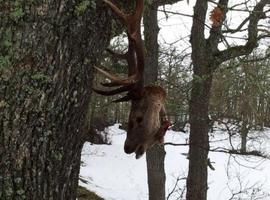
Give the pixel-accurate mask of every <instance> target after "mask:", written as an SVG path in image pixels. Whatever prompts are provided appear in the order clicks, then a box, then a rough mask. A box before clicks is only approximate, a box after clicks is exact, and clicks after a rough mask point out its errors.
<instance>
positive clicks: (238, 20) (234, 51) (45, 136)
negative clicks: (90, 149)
mask: <svg viewBox="0 0 270 200" xmlns="http://www.w3.org/2000/svg"><path fill="white" fill-rule="evenodd" d="M184 8H187V9H186V10H185V9H184ZM188 9H190V10H191V12H190V13H189V12H188V11H187V10H188ZM0 16H1V17H0V199H1V200H2V199H3V200H9V199H15V200H17V199H18V200H23V199H26V200H31V199H33V200H49V199H56V200H58V199H59V200H68V199H71V200H75V199H79V200H84V199H102V198H100V197H98V196H96V195H95V194H93V193H91V192H90V191H87V190H86V189H85V188H83V187H82V186H79V181H82V182H83V179H84V178H83V177H81V176H80V175H79V174H80V169H81V166H82V165H83V163H82V161H81V156H82V149H83V147H84V144H85V143H86V142H88V143H91V144H95V145H98V144H107V145H110V140H109V139H108V137H107V134H106V131H104V130H106V127H108V126H111V125H114V124H116V123H117V124H121V127H120V128H121V129H123V130H125V131H126V132H127V133H125V135H126V139H125V141H124V142H123V144H122V151H123V152H125V153H127V154H131V156H132V158H133V160H135V161H137V160H136V159H140V160H142V159H144V162H145V163H146V166H147V171H146V173H147V179H148V180H147V187H148V197H147V198H146V199H149V200H165V199H169V197H170V193H169V194H168V192H167V190H166V173H165V167H164V161H165V158H166V156H167V155H166V151H165V148H164V146H166V145H170V146H171V148H179V147H177V146H185V147H187V148H188V153H186V155H185V156H186V159H187V160H188V166H187V168H186V170H187V176H186V177H182V179H181V180H184V182H185V184H184V186H183V188H185V189H183V190H181V191H183V192H182V193H181V194H179V197H177V198H176V199H181V200H182V199H183V200H184V199H185V200H207V199H209V198H208V196H207V193H208V189H209V183H208V179H209V176H208V175H209V170H215V163H214V161H212V160H211V159H210V157H209V153H210V152H219V153H224V154H228V155H237V156H241V157H243V158H251V157H252V158H253V157H255V158H261V159H264V160H269V158H270V149H262V148H261V147H260V146H259V145H255V146H253V147H252V148H250V145H249V144H251V143H253V142H254V141H257V140H259V139H261V138H262V137H261V136H260V134H253V133H254V132H255V131H256V132H259V133H264V131H265V130H268V129H269V128H270V93H269V90H270V68H269V66H270V65H269V63H270V49H269V46H270V39H269V37H270V1H269V0H239V1H232V0H231V1H229V0H134V1H133V0H132V1H124V0H103V1H101V0H66V1H52V0H47V1H38V0H14V1H3V0H0ZM185 19H187V21H188V22H187V23H186V21H185ZM170 20H172V23H171V25H170V27H171V29H170V31H169V32H167V33H164V32H163V31H164V30H165V29H166V23H169V21H170ZM172 30H173V31H172ZM172 35H176V37H172ZM169 38H173V39H172V40H173V41H172V40H170V39H169ZM123 93H124V94H125V96H123ZM165 94H166V95H165ZM217 125H218V126H219V127H221V126H222V127H224V130H223V134H226V135H227V136H228V137H227V138H226V141H227V142H228V143H229V144H232V143H233V142H232V140H233V139H232V138H233V137H235V136H237V137H238V140H237V141H238V143H239V145H237V146H236V147H235V146H233V145H231V146H230V147H228V148H227V147H226V148H224V147H216V148H212V144H211V141H210V139H209V138H210V137H212V136H213V135H215V134H216V132H215V130H216V129H215V128H216V126H217ZM231 126H233V127H234V129H233V130H232V129H231V128H230V127H231ZM187 127H188V128H187ZM168 129H171V130H172V131H175V132H177V133H178V134H181V133H182V134H183V133H185V134H188V139H187V141H185V142H184V143H179V142H175V143H173V142H166V140H165V141H164V137H165V135H166V131H167V130H168ZM265 133H266V132H265ZM261 135H263V134H261ZM269 138H270V136H269ZM134 153H135V154H136V156H134ZM144 155H145V156H144ZM141 156H143V157H141ZM107 164H108V163H106V161H105V162H104V165H107ZM89 170H90V169H89ZM112 173H113V172H112ZM268 181H270V180H268ZM130 184H131V183H130ZM244 192H245V191H244V190H240V191H239V193H235V194H233V195H232V196H231V198H230V199H231V200H236V199H243V198H241V197H239V196H238V195H239V194H240V193H244ZM88 195H89V196H88ZM90 195H91V196H90ZM247 199H263V200H267V199H270V197H269V196H256V194H254V195H252V196H250V197H248V198H247ZM221 200H225V199H221ZM226 200H227V199H226Z"/></svg>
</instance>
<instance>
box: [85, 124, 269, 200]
mask: <svg viewBox="0 0 270 200" xmlns="http://www.w3.org/2000/svg"><path fill="white" fill-rule="evenodd" d="M118 126H119V124H115V125H114V126H111V127H109V128H108V129H109V131H108V132H109V136H110V138H111V142H112V144H111V145H91V144H90V143H85V145H84V148H83V155H82V162H83V164H82V167H81V172H80V176H81V177H82V178H83V179H84V180H86V181H87V183H85V182H80V185H82V186H84V187H86V188H88V189H89V190H91V191H94V192H95V193H97V194H98V195H99V196H101V197H103V198H104V199H105V200H147V199H148V187H147V174H146V161H145V155H144V156H143V157H142V158H140V159H139V160H136V159H135V155H133V154H132V155H127V154H125V153H124V150H123V144H124V140H125V137H126V135H125V131H124V130H122V129H119V128H118ZM186 129H187V133H182V132H174V131H168V132H167V134H166V138H165V142H173V143H181V144H184V143H187V142H188V137H189V135H188V127H187V128H186ZM230 130H231V131H230V134H231V135H233V136H232V137H231V140H229V134H228V132H227V131H226V127H224V126H223V125H217V126H216V128H215V129H214V132H213V133H210V134H209V135H210V140H211V143H210V146H211V149H216V148H218V149H217V150H224V149H239V147H240V137H239V135H238V134H237V131H236V130H234V127H233V126H231V127H230ZM249 137H250V138H249V142H248V144H247V150H248V151H249V150H250V151H252V150H256V151H257V150H258V151H261V152H264V153H268V154H270V129H265V130H264V131H251V132H250V134H249ZM165 149H166V158H165V171H166V193H167V196H169V198H168V199H169V200H176V199H181V195H183V194H184V193H185V177H186V176H187V170H188V160H187V156H186V155H187V153H188V146H172V145H165ZM209 159H210V162H211V163H212V166H213V167H214V168H215V170H211V169H210V168H209V171H208V174H209V177H208V186H209V190H208V200H217V199H218V200H229V199H232V200H233V199H241V200H242V199H261V200H270V190H269V188H270V173H269V169H270V160H268V159H263V158H259V157H254V156H239V155H230V154H227V153H220V152H210V153H209ZM176 183H177V186H176ZM175 186H176V187H175Z"/></svg>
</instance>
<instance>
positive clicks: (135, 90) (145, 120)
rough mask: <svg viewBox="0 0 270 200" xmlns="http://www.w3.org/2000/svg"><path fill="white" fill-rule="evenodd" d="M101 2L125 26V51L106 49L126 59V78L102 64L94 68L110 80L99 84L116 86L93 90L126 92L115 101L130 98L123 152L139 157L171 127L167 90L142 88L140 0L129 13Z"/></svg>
mask: <svg viewBox="0 0 270 200" xmlns="http://www.w3.org/2000/svg"><path fill="white" fill-rule="evenodd" d="M104 2H105V3H106V4H107V5H108V6H109V7H110V8H111V9H112V10H113V11H114V12H115V13H116V15H117V16H118V17H119V18H120V20H121V21H122V22H123V23H124V25H125V26H126V28H127V37H128V51H127V52H126V53H125V54H117V53H115V52H113V51H111V50H108V51H109V52H110V53H111V54H112V55H113V56H116V57H118V58H120V59H126V61H127V63H128V77H127V78H125V79H123V78H120V77H119V76H117V75H115V74H112V73H110V72H108V70H106V69H104V67H102V68H99V67H95V68H96V69H97V71H98V72H100V73H101V74H103V75H104V76H105V77H107V78H108V79H110V80H111V81H110V82H109V83H101V84H102V85H103V86H105V87H117V88H116V89H113V90H109V91H108V90H107V91H106V90H98V89H94V91H95V92H96V93H98V94H101V95H107V96H109V95H115V94H119V93H122V92H127V94H126V95H125V96H123V97H122V98H120V99H118V100H115V101H114V102H121V101H131V109H130V114H129V121H128V129H127V138H126V141H125V145H124V150H125V152H126V153H128V154H130V153H134V152H135V153H136V158H139V157H141V155H143V154H144V152H145V151H146V150H147V148H149V147H151V146H152V145H153V144H155V143H158V142H163V137H164V135H165V132H166V130H167V129H168V127H169V126H170V124H169V123H168V121H167V120H166V112H165V107H164V103H165V99H166V92H165V91H164V89H162V88H161V87H159V86H155V85H148V86H145V87H144V84H143V74H144V47H143V42H142V38H141V31H140V24H141V18H142V11H143V0H136V8H135V11H134V12H133V13H131V14H126V13H124V12H122V11H121V10H120V9H119V8H118V7H117V6H115V5H114V4H113V3H112V2H111V1H109V0H104Z"/></svg>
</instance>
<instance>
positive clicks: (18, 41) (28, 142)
mask: <svg viewBox="0 0 270 200" xmlns="http://www.w3.org/2000/svg"><path fill="white" fill-rule="evenodd" d="M14 2H16V4H15V3H14V4H13V3H10V2H5V3H3V4H5V5H1V7H3V9H4V12H1V14H2V16H1V21H0V23H1V25H2V26H1V27H4V28H1V32H0V34H1V37H0V42H1V44H6V45H10V46H9V47H6V46H3V45H2V46H1V47H0V50H1V57H0V60H1V59H2V60H1V61H2V62H1V63H3V58H5V59H6V60H7V61H6V62H5V66H4V65H2V67H1V69H0V138H1V139H0V158H1V160H0V199H20V200H22V199H27V200H28V199H29V200H31V199H33V200H36V199H40V200H42V199H44V200H45V199H46V200H48V199H63V200H66V199H75V198H76V189H77V185H78V174H79V170H80V155H81V150H82V146H83V142H84V141H83V139H82V138H83V134H84V133H85V118H86V113H87V109H88V105H89V101H90V96H91V86H92V77H93V71H92V67H93V65H94V64H95V62H96V60H97V58H99V56H100V54H101V52H102V51H103V49H104V48H105V47H106V45H107V43H108V40H109V37H110V21H109V19H110V17H109V16H108V13H107V10H106V9H105V8H104V7H103V5H102V4H101V2H100V1H90V3H89V4H83V1H46V2H37V1H35V2H33V1H14ZM3 9H2V10H3ZM14 12H16V13H15V14H14ZM13 15H15V17H16V18H14V16H13ZM12 16H13V18H12ZM7 36H8V37H7Z"/></svg>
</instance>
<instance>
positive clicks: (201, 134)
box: [187, 73, 212, 200]
mask: <svg viewBox="0 0 270 200" xmlns="http://www.w3.org/2000/svg"><path fill="white" fill-rule="evenodd" d="M199 74H200V73H199ZM195 75H198V74H197V73H195ZM200 76H201V75H200ZM211 83H212V76H211V75H210V76H209V77H207V78H206V79H205V80H202V81H197V80H193V84H192V92H191V100H190V104H189V106H190V108H189V115H190V117H189V122H190V139H189V143H190V146H189V171H188V178H187V200H198V199H200V200H206V199H207V188H208V186H207V159H208V150H209V139H208V131H209V118H208V107H209V96H210V88H211Z"/></svg>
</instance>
